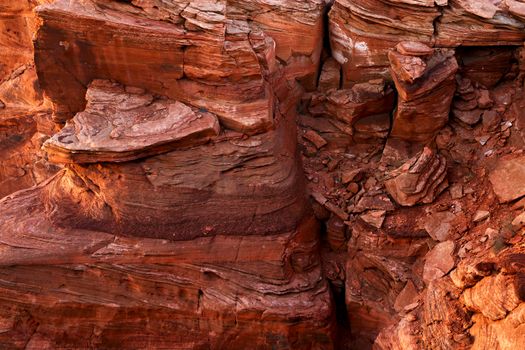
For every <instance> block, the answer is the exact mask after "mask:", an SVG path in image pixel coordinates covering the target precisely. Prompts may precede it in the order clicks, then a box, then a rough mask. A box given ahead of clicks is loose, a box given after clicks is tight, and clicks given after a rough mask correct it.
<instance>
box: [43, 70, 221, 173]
mask: <svg viewBox="0 0 525 350" xmlns="http://www.w3.org/2000/svg"><path fill="white" fill-rule="evenodd" d="M86 98H87V105H86V110H85V111H83V112H81V113H79V114H77V115H76V116H75V117H74V118H73V119H72V120H71V121H69V122H68V124H67V125H66V126H65V127H64V128H63V129H62V130H61V131H60V132H59V133H58V134H56V135H54V136H53V137H52V138H51V139H50V140H48V141H47V142H46V143H45V145H44V148H45V149H46V151H47V152H48V155H49V159H50V160H51V161H54V162H59V163H97V162H123V161H129V160H134V159H139V158H144V157H146V156H152V155H156V154H159V153H165V152H169V151H170V150H173V149H176V148H177V147H179V148H180V147H181V146H185V147H188V146H195V145H199V144H202V143H205V142H206V141H208V140H209V139H210V138H212V137H214V136H217V135H218V134H219V131H220V126H219V121H218V119H217V117H216V116H215V115H213V114H211V113H208V112H205V111H201V110H198V109H197V108H192V107H189V106H188V105H186V104H184V103H181V102H178V101H171V100H166V99H155V98H154V97H153V96H152V95H149V94H146V93H144V92H142V91H138V92H135V91H133V89H130V88H126V89H125V88H124V87H122V86H119V85H118V84H114V83H110V82H107V81H100V80H96V81H94V82H93V83H91V85H90V86H89V88H88V91H87V95H86Z"/></svg>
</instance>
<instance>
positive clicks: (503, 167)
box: [490, 156, 525, 203]
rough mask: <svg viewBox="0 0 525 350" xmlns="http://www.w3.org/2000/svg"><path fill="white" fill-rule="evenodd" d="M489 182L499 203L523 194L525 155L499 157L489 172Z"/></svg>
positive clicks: (524, 191) (524, 190)
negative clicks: (507, 157)
mask: <svg viewBox="0 0 525 350" xmlns="http://www.w3.org/2000/svg"><path fill="white" fill-rule="evenodd" d="M490 182H491V183H492V188H493V189H494V192H495V193H496V196H498V199H499V201H500V202H501V203H506V202H510V201H512V200H514V199H518V198H520V197H523V196H525V156H522V157H518V158H514V159H501V160H500V161H499V162H498V164H497V165H496V169H494V171H492V173H491V174H490Z"/></svg>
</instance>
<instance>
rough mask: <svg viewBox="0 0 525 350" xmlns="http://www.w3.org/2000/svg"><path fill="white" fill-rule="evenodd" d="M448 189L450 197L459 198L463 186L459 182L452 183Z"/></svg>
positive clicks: (461, 195)
mask: <svg viewBox="0 0 525 350" xmlns="http://www.w3.org/2000/svg"><path fill="white" fill-rule="evenodd" d="M449 191H450V196H451V197H452V199H460V198H462V197H463V186H462V185H461V184H458V183H455V184H453V185H452V186H450V190H449Z"/></svg>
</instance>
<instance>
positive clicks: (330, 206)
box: [324, 202, 348, 221]
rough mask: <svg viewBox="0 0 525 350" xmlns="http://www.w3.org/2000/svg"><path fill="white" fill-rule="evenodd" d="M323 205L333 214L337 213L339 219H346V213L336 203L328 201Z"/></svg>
mask: <svg viewBox="0 0 525 350" xmlns="http://www.w3.org/2000/svg"><path fill="white" fill-rule="evenodd" d="M324 207H325V208H326V209H328V210H330V211H331V212H332V213H334V214H335V215H337V216H338V217H339V218H340V219H341V220H343V221H346V220H348V214H347V213H346V212H345V211H344V210H343V209H341V208H339V207H338V206H337V205H335V204H333V203H330V202H326V203H325V204H324Z"/></svg>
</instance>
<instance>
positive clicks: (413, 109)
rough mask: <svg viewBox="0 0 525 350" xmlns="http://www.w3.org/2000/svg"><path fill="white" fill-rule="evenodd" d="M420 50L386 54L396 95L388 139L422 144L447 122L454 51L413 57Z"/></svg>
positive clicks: (454, 66) (454, 70)
mask: <svg viewBox="0 0 525 350" xmlns="http://www.w3.org/2000/svg"><path fill="white" fill-rule="evenodd" d="M413 45H416V44H413ZM418 45H419V46H421V45H422V44H420V43H419V44H418ZM407 46H408V45H407ZM403 51H406V48H405V50H403ZM420 51H421V49H420V48H417V49H416V50H414V51H412V52H411V53H410V54H409V55H403V54H401V53H400V52H398V51H390V52H389V54H388V58H389V60H390V64H391V70H392V77H393V79H394V82H395V84H396V89H397V91H398V93H399V97H398V103H397V108H396V112H395V114H394V121H393V125H392V132H391V137H393V138H398V139H401V140H404V141H410V142H423V143H424V142H427V141H430V140H431V139H432V137H433V136H434V135H435V133H436V132H437V131H438V130H439V129H441V128H442V127H443V126H444V125H445V124H446V123H447V121H448V114H449V112H450V104H451V103H452V98H453V97H454V92H455V89H456V80H455V74H456V71H457V70H458V65H457V62H456V59H455V57H454V53H453V51H449V50H436V51H435V53H434V54H433V55H432V56H428V52H427V53H425V54H424V55H422V56H421V57H419V56H415V53H419V52H420Z"/></svg>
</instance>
